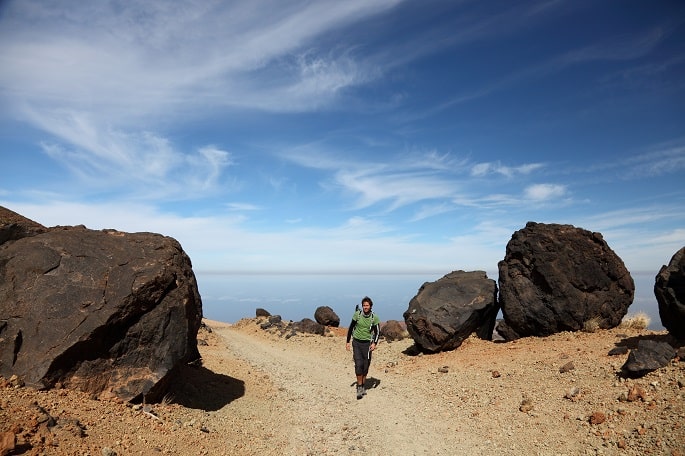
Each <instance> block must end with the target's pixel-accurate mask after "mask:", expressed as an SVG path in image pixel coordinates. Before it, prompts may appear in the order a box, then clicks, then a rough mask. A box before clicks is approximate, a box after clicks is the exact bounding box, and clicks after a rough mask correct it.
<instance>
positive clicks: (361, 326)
mask: <svg viewBox="0 0 685 456" xmlns="http://www.w3.org/2000/svg"><path fill="white" fill-rule="evenodd" d="M352 321H354V322H355V324H354V329H353V330H352V337H354V338H355V339H357V340H372V339H373V334H372V333H371V328H372V327H373V326H374V325H379V324H380V323H381V321H380V319H379V318H378V315H376V314H375V313H373V312H371V313H370V314H369V315H368V316H367V315H364V312H363V311H361V310H360V311H358V312H355V313H354V315H353V316H352Z"/></svg>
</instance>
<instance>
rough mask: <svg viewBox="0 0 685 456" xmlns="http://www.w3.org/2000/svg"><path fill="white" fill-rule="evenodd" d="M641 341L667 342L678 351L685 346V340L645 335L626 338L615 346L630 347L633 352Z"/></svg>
mask: <svg viewBox="0 0 685 456" xmlns="http://www.w3.org/2000/svg"><path fill="white" fill-rule="evenodd" d="M641 340H653V341H655V342H666V343H668V344H669V345H670V346H671V347H673V348H675V349H678V348H680V347H682V346H685V340H678V339H676V338H675V337H673V336H672V335H670V334H645V335H640V336H634V337H624V338H623V339H621V340H620V341H618V342H616V343H615V344H614V345H616V346H617V347H628V348H630V349H631V350H633V349H636V348H637V344H638V342H640V341H641Z"/></svg>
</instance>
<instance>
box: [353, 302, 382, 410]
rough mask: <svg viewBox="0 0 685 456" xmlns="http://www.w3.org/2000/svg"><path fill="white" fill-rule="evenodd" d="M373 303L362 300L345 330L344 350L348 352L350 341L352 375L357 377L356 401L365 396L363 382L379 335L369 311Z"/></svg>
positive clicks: (375, 319)
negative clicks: (352, 360)
mask: <svg viewBox="0 0 685 456" xmlns="http://www.w3.org/2000/svg"><path fill="white" fill-rule="evenodd" d="M372 307H373V302H372V301H371V298H369V297H368V296H364V298H363V299H362V308H361V309H359V307H357V309H356V310H355V312H354V315H353V316H352V322H351V323H350V328H349V329H348V330H347V341H346V343H345V348H346V349H347V351H349V350H350V339H352V357H353V358H354V373H355V375H356V376H357V399H361V398H362V396H364V395H365V394H366V389H365V385H364V382H365V381H366V375H367V374H368V373H369V365H370V364H371V352H373V351H374V350H375V349H376V344H378V337H379V336H380V334H381V331H380V320H379V318H378V316H377V315H376V314H374V313H373V312H372V311H371V308H372Z"/></svg>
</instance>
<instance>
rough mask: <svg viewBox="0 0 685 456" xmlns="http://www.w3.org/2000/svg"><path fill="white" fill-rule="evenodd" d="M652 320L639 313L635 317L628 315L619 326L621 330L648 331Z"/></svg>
mask: <svg viewBox="0 0 685 456" xmlns="http://www.w3.org/2000/svg"><path fill="white" fill-rule="evenodd" d="M650 322H651V319H650V318H649V316H648V315H647V314H646V313H644V312H638V313H636V314H634V315H627V316H625V317H624V318H623V321H621V324H620V325H618V327H619V328H623V329H647V328H648V327H649V323H650Z"/></svg>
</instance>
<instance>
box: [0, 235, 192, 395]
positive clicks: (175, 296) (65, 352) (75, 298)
mask: <svg viewBox="0 0 685 456" xmlns="http://www.w3.org/2000/svg"><path fill="white" fill-rule="evenodd" d="M201 320H202V302H201V299H200V295H199V293H198V289H197V283H196V280H195V275H194V273H193V270H192V266H191V262H190V259H189V258H188V256H187V255H186V254H185V252H184V251H183V250H182V248H181V246H180V244H179V243H178V242H177V241H176V240H174V239H172V238H169V237H165V236H162V235H159V234H152V233H124V232H119V231H114V230H103V231H94V230H89V229H86V228H85V227H55V228H49V229H47V230H46V231H45V232H42V233H38V234H35V235H33V236H30V237H22V238H19V239H14V240H8V241H6V242H5V243H3V244H2V245H0V375H2V376H5V377H10V376H11V375H13V374H16V375H18V376H19V377H21V378H22V379H23V380H24V381H25V382H26V384H27V385H31V386H34V387H38V388H50V387H52V386H54V385H55V384H56V383H58V382H59V383H60V384H62V385H63V386H65V387H69V388H73V389H80V390H82V391H87V392H90V393H92V394H94V395H98V396H100V397H112V396H115V397H119V398H121V399H123V400H140V399H147V400H155V399H156V398H157V399H158V398H159V395H160V394H162V393H163V392H164V390H165V388H166V386H167V383H168V380H169V378H170V375H171V373H172V372H173V371H174V369H175V368H176V367H177V366H179V365H181V364H183V363H187V362H190V361H193V360H197V359H198V358H199V352H198V350H197V332H198V329H199V328H200V324H201Z"/></svg>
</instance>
